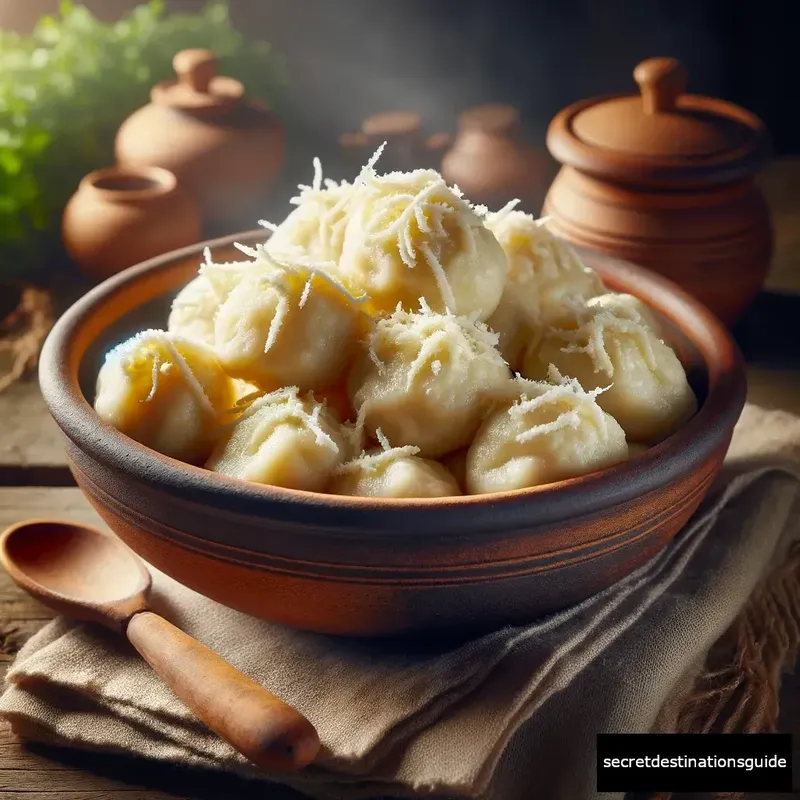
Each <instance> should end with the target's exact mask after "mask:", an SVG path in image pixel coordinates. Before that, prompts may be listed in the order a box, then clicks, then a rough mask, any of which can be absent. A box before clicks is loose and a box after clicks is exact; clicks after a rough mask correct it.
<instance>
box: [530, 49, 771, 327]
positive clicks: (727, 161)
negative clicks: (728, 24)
mask: <svg viewBox="0 0 800 800" xmlns="http://www.w3.org/2000/svg"><path fill="white" fill-rule="evenodd" d="M634 79H635V80H636V82H637V83H638V85H639V88H640V94H639V95H621V96H611V97H601V98H595V99H591V100H585V101H582V102H579V103H576V104H574V105H572V106H569V107H568V108H566V109H565V110H564V111H562V112H561V113H560V114H558V115H557V116H556V117H555V119H554V120H553V121H552V123H551V124H550V128H549V130H548V134H547V146H548V148H549V150H550V152H551V153H552V155H553V156H554V157H555V158H556V159H558V161H560V162H561V163H562V164H563V165H564V166H563V168H562V169H561V171H560V172H559V174H558V176H557V177H556V179H555V181H554V182H553V184H552V186H551V187H550V190H549V192H548V194H547V198H546V201H545V206H544V212H543V213H544V214H547V215H549V216H550V217H551V223H550V227H551V229H552V230H553V232H554V233H557V234H558V235H560V236H562V237H564V238H565V239H568V240H569V241H571V242H572V243H573V244H576V245H579V246H583V247H588V248H591V249H593V250H597V251H600V252H603V253H607V254H609V255H613V256H616V257H618V258H622V259H625V260H628V261H633V262H635V263H637V264H640V265H642V266H645V267H648V268H649V269H652V270H654V271H656V272H660V273H662V274H663V275H666V276H667V277H669V278H671V279H672V280H674V281H675V282H676V283H678V284H680V285H681V286H683V287H684V288H685V289H686V290H687V291H689V292H691V293H692V294H693V295H694V296H695V297H697V298H698V299H700V300H701V301H702V302H703V303H705V304H706V305H707V306H708V307H709V308H710V309H711V310H712V311H714V312H715V313H716V314H717V315H718V316H719V317H720V318H721V319H722V320H723V321H724V322H726V323H727V324H732V323H733V322H735V321H736V319H738V318H739V317H740V316H741V314H742V313H743V311H744V310H745V309H746V308H747V306H748V305H749V304H750V303H751V301H752V300H753V299H754V298H755V296H756V294H758V292H759V290H760V288H761V286H762V284H763V282H764V278H765V276H766V273H767V270H768V268H769V262H770V257H771V252H772V232H771V225H770V217H769V211H768V208H767V205H766V202H765V200H764V198H763V197H762V195H761V192H760V191H759V190H758V188H757V187H756V185H755V182H754V177H755V173H756V172H757V170H758V169H759V168H760V167H761V166H762V165H763V164H764V163H765V162H766V160H767V158H768V156H769V151H770V144H769V137H768V135H767V132H766V130H765V128H764V125H763V124H762V122H761V121H760V120H759V119H758V118H757V117H755V116H754V115H753V114H750V113H749V112H747V111H745V110H744V109H742V108H739V107H738V106H735V105H732V104H730V103H726V102H724V101H722V100H714V99H711V98H707V97H699V96H695V95H688V94H686V93H685V90H686V83H687V75H686V73H685V71H684V70H683V68H682V67H681V65H680V64H679V63H678V62H677V61H675V60H674V59H671V58H654V59H648V60H647V61H643V62H642V63H641V64H639V65H638V66H637V67H636V69H635V71H634Z"/></svg>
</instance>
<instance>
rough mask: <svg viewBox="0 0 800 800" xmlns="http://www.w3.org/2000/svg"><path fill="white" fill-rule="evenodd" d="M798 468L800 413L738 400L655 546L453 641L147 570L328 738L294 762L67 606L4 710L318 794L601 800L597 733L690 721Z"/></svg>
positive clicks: (769, 551) (63, 732)
mask: <svg viewBox="0 0 800 800" xmlns="http://www.w3.org/2000/svg"><path fill="white" fill-rule="evenodd" d="M798 465H800V419H798V418H796V417H793V416H791V415H788V414H786V413H784V412H778V411H765V410H763V409H760V408H758V407H754V406H748V407H747V408H746V409H745V412H744V414H743V416H742V418H741V420H740V423H739V425H738V426H737V429H736V432H735V435H734V441H733V444H732V446H731V450H730V453H729V457H728V459H727V461H726V465H725V468H724V470H723V473H724V474H723V476H722V478H721V480H720V481H719V482H718V484H717V486H716V487H715V488H714V490H712V493H711V494H710V496H709V498H708V499H707V501H706V502H705V503H704V505H703V506H702V507H701V508H700V509H699V510H698V512H697V514H696V515H695V516H694V518H693V519H692V520H691V521H690V523H689V524H688V525H687V527H686V528H685V529H684V530H683V531H682V532H681V534H680V535H679V536H678V537H677V538H676V539H675V540H674V542H673V543H672V544H671V545H670V546H669V547H668V548H667V549H666V550H664V551H663V552H662V553H661V554H659V555H658V556H656V557H655V558H654V559H653V560H652V561H650V562H649V563H648V564H646V565H645V566H643V567H642V568H640V569H639V570H637V571H636V572H635V573H634V574H632V575H630V576H629V577H628V578H626V579H624V580H622V581H620V582H619V583H618V584H616V585H615V586H613V587H612V588H610V589H609V590H607V591H605V592H602V593H601V594H598V595H596V596H594V597H592V598H590V599H589V600H587V601H585V602H584V603H582V604H580V605H579V606H576V607H573V608H570V609H568V610H566V611H563V612H560V613H558V614H556V615H553V616H551V617H548V618H546V619H543V620H540V621H538V622H536V623H534V624H531V625H527V626H524V627H513V628H506V629H503V630H500V631H497V632H495V633H492V634H489V635H487V636H483V637H481V638H478V639H476V640H473V641H470V642H468V643H466V644H461V645H458V646H455V645H449V646H448V645H444V644H442V645H439V646H438V647H431V646H428V647H427V648H421V647H419V646H418V647H417V648H410V647H409V645H408V644H405V645H399V644H394V645H388V644H387V643H385V642H382V643H375V642H368V641H352V640H342V639H335V638H330V637H325V636H320V635H316V634H309V633H303V632H298V631H293V630H289V629H286V628H282V627H279V626H276V625H271V624H269V623H266V622H262V621H259V620H255V619H253V618H250V617H247V616H244V615H242V614H239V613H237V612H235V611H231V610H230V609H227V608H224V607H222V606H220V605H218V604H216V603H213V602H211V601H210V600H207V599H205V598H203V597H200V596H199V595H197V594H195V593H193V592H191V591H189V590H188V589H186V588H184V587H182V586H179V585H177V584H176V583H175V582H173V581H171V580H170V579H169V578H167V577H166V576H164V575H161V574H157V573H156V574H155V575H154V578H155V580H154V586H155V594H154V605H155V607H156V609H157V610H159V611H161V612H162V613H163V614H165V615H166V616H167V617H168V618H170V619H172V620H173V621H174V622H175V623H176V624H177V625H179V626H181V627H182V628H183V629H184V630H186V631H188V632H189V633H190V634H192V635H194V636H196V637H197V638H198V639H199V640H200V641H202V642H204V643H205V644H207V645H208V646H210V647H211V648H213V649H214V650H215V651H217V652H219V653H220V654H221V655H222V656H224V657H225V658H227V659H228V660H229V661H230V662H231V663H233V664H234V665H235V666H237V667H238V668H240V669H242V670H243V671H244V672H246V673H247V674H249V675H250V676H252V677H253V678H255V679H256V680H258V681H259V682H261V683H262V684H263V685H265V686H267V687H269V688H270V689H271V690H273V691H275V692H276V693H277V694H278V695H280V696H281V697H283V698H284V699H285V700H286V701H288V702H289V703H291V704H293V705H295V706H296V707H297V708H298V709H299V710H300V711H301V712H302V713H304V714H305V715H306V716H307V717H308V718H309V719H310V720H311V721H312V723H313V724H314V725H315V726H316V728H317V730H318V731H319V733H320V737H321V740H322V743H323V751H322V754H321V756H320V758H319V760H318V762H317V763H316V764H315V765H314V766H312V767H310V768H308V769H307V770H306V771H304V772H303V773H302V774H300V775H297V776H292V777H280V778H270V776H264V775H263V774H260V775H259V774H258V773H256V772H255V770H253V769H251V768H250V767H249V766H248V765H247V764H246V762H245V761H244V760H243V759H242V758H241V757H240V756H239V755H238V754H237V753H235V752H233V751H232V749H231V748H230V747H229V746H228V745H226V744H225V743H224V742H222V741H220V740H219V739H218V738H217V737H216V736H215V735H214V734H212V733H211V732H210V731H208V730H207V729H206V728H205V727H204V726H203V725H202V724H200V723H199V722H197V721H196V720H195V719H194V718H193V716H192V715H191V713H190V712H189V711H188V710H187V709H186V708H185V707H184V706H183V704H182V703H181V702H180V701H179V700H177V699H176V698H175V697H174V696H173V695H172V693H171V692H170V691H169V690H168V689H167V688H166V687H165V686H164V685H163V684H162V683H161V682H160V680H159V679H158V678H157V677H156V676H155V675H154V673H152V671H151V670H150V668H149V667H148V666H147V665H146V664H145V662H144V661H143V660H142V659H140V658H139V657H138V656H137V655H135V653H134V652H133V651H132V649H131V648H130V647H129V646H128V645H127V643H126V642H125V641H124V640H122V639H121V638H120V637H116V636H115V635H114V634H112V633H110V632H105V631H103V630H100V629H98V628H96V627H93V626H87V625H83V624H74V623H70V622H68V621H66V620H63V619H58V620H55V621H54V622H52V623H50V624H49V625H48V626H47V627H45V628H44V629H43V630H42V631H41V632H40V633H39V634H37V635H36V636H34V637H33V638H32V639H31V640H30V642H29V643H28V644H27V645H26V646H25V647H24V648H23V650H22V651H21V652H20V654H19V656H18V658H17V660H16V662H15V664H14V665H13V667H12V668H11V670H10V671H9V673H8V676H7V682H8V685H7V688H6V691H5V693H4V694H3V696H2V698H0V715H2V716H3V717H5V718H6V719H7V720H9V721H10V722H11V724H12V726H13V728H14V729H15V731H16V732H17V733H18V734H19V735H20V736H22V737H23V738H28V739H32V740H38V741H44V742H48V743H54V744H62V745H69V746H73V747H80V748H87V749H93V750H98V751H107V752H121V753H125V754H129V755H141V756H144V757H146V758H150V759H157V760H159V761H164V762H174V763H178V764H184V765H194V766H201V767H210V768H215V769H222V770H230V771H234V772H237V773H239V774H243V775H247V776H250V777H261V778H265V777H266V778H267V779H275V780H278V779H279V780H281V781H284V782H286V783H288V784H289V785H291V786H293V787H294V788H295V789H297V790H299V791H301V792H304V793H306V794H307V795H309V796H311V797H315V798H320V800H349V799H350V798H375V797H415V796H431V795H433V796H436V797H481V798H487V799H488V800H515V799H516V798H520V800H522V798H525V800H529V798H530V797H531V796H532V792H533V791H534V788H533V787H535V794H536V796H537V797H544V798H548V800H562V798H563V800H583V798H587V799H588V798H594V797H597V796H598V795H597V793H596V790H595V755H594V752H595V734H596V733H598V732H626V731H629V732H647V731H650V730H654V729H658V730H675V729H676V728H677V727H679V726H680V725H681V724H684V723H685V717H684V718H682V717H681V713H682V712H680V708H681V707H682V705H681V703H682V702H683V700H685V699H686V697H687V695H688V696H691V692H692V690H693V687H696V686H697V685H698V684H697V681H698V676H699V677H700V679H701V680H702V677H703V676H702V672H703V665H704V663H705V660H706V657H707V655H708V653H709V650H710V649H711V647H712V645H713V644H714V643H715V642H717V641H718V640H719V639H720V637H722V636H723V634H724V633H725V631H726V630H728V629H729V628H730V626H731V624H732V623H733V622H734V620H735V619H736V618H737V616H738V615H739V614H740V612H741V611H742V609H743V607H745V605H746V604H747V602H748V599H749V598H751V596H752V595H753V593H754V591H756V590H757V587H759V585H760V584H761V582H762V579H764V577H765V576H766V575H768V574H770V572H771V571H772V570H773V569H775V568H776V567H779V566H780V565H781V564H782V563H784V562H785V561H786V559H787V558H788V557H789V553H790V548H791V547H792V546H793V545H794V544H795V543H796V542H798V541H800V469H798ZM780 574H781V575H782V576H783V577H782V578H781V581H783V582H782V583H781V586H782V587H783V588H782V590H781V591H783V592H784V595H786V596H787V597H788V598H789V599H787V601H786V605H787V607H788V608H789V611H787V610H786V609H785V608H778V606H779V605H780V603H778V606H776V603H775V602H772V601H770V602H771V603H772V605H769V604H767V605H768V606H769V608H772V609H773V612H774V613H772V623H775V624H780V620H781V619H783V618H784V617H786V616H787V614H788V615H791V613H795V614H800V611H798V609H800V603H798V602H794V605H792V602H793V601H792V598H794V599H795V600H797V598H798V597H800V586H798V580H797V577H796V575H795V576H794V583H791V581H790V582H789V583H787V580H788V579H787V578H786V572H785V570H784V571H783V572H781V573H780ZM761 585H762V586H763V585H767V587H768V584H761ZM787 587H788V588H787ZM787 592H788V595H787ZM792 609H794V612H792ZM776 620H777V623H776ZM768 623H769V620H766V621H765V624H768ZM782 635H783V638H784V640H785V639H786V635H785V632H784V634H782ZM792 644H793V642H791V641H788V640H786V641H784V642H783V650H784V651H785V650H786V649H787V648H790V647H791V645H792ZM794 644H796V642H794ZM779 649H780V648H779ZM676 698H681V702H676ZM683 707H685V703H684V704H683ZM676 709H677V710H676ZM697 709H698V706H697V704H695V706H694V710H695V712H697ZM682 720H683V722H682ZM604 796H605V797H609V798H615V797H619V795H614V794H606V795H604Z"/></svg>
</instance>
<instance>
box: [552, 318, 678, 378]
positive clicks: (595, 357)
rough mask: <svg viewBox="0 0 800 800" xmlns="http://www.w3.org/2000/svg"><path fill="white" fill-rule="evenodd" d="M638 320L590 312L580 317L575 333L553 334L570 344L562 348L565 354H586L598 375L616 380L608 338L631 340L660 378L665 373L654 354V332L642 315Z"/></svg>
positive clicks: (573, 331)
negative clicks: (607, 344)
mask: <svg viewBox="0 0 800 800" xmlns="http://www.w3.org/2000/svg"><path fill="white" fill-rule="evenodd" d="M637 317H638V319H633V318H631V317H627V316H626V317H621V316H618V315H617V314H616V313H613V312H611V311H608V310H605V309H598V308H590V309H588V310H587V311H586V312H584V313H583V314H581V315H579V318H578V327H577V328H576V329H575V330H563V329H559V328H556V329H555V330H554V331H553V333H554V334H555V336H557V337H558V338H560V339H562V340H563V341H566V342H568V344H567V346H566V347H562V348H561V351H562V352H563V353H585V354H586V355H588V356H589V358H590V359H591V361H592V366H593V368H594V371H595V372H603V373H605V374H606V375H608V376H609V377H610V378H613V377H614V369H615V367H614V362H613V361H612V359H611V356H610V355H609V353H608V348H607V346H606V336H607V335H610V337H612V338H613V337H615V336H616V338H620V337H626V338H628V339H630V340H631V341H632V342H633V344H634V346H635V347H637V348H638V350H639V352H640V353H641V354H642V357H643V359H644V361H645V364H646V365H647V367H648V368H649V369H650V370H651V371H652V372H653V373H656V374H660V373H661V371H662V370H661V368H660V366H659V364H658V359H657V358H656V354H655V352H654V350H653V338H654V334H653V332H652V331H651V330H650V329H649V328H648V327H647V326H646V325H645V324H644V322H643V320H642V318H641V316H640V315H638V314H637Z"/></svg>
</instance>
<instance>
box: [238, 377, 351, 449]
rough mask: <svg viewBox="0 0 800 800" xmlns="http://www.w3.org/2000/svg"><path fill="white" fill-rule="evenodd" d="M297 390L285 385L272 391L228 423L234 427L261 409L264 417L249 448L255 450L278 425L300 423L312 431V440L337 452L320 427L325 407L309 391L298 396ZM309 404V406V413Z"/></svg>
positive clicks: (254, 401)
mask: <svg viewBox="0 0 800 800" xmlns="http://www.w3.org/2000/svg"><path fill="white" fill-rule="evenodd" d="M299 392H300V390H299V389H298V388H297V387H296V386H286V387H284V388H283V389H278V390H277V391H275V392H270V393H269V394H265V395H261V397H258V398H256V399H255V400H253V402H251V403H250V405H249V406H248V407H247V408H246V409H245V410H244V412H243V413H242V415H241V416H240V417H239V418H238V419H236V420H234V421H233V422H231V423H229V427H231V428H234V429H235V428H236V426H238V425H240V424H241V423H242V422H244V421H245V420H247V419H250V418H251V417H253V416H254V415H256V414H258V413H259V412H260V411H264V412H265V413H264V417H265V418H264V420H263V421H262V422H261V424H259V425H257V426H256V428H255V429H254V430H253V431H252V433H251V435H250V438H249V441H248V446H249V447H250V448H253V449H258V447H259V446H260V445H261V444H263V442H264V440H265V439H266V438H267V436H269V434H270V433H271V432H272V431H273V430H275V428H277V427H278V426H279V425H282V424H284V423H287V422H299V423H300V424H301V425H302V426H304V427H306V428H308V429H309V430H310V431H311V432H312V433H313V434H314V438H315V441H316V443H317V444H318V445H319V446H320V447H324V448H326V449H328V450H331V451H332V452H334V453H338V452H339V445H338V444H336V442H335V441H334V440H333V438H332V437H331V436H330V435H329V434H327V433H326V432H325V431H324V430H323V429H322V424H321V422H320V418H319V416H320V414H321V413H322V409H323V407H324V406H323V405H322V404H321V403H318V402H317V401H316V400H314V398H313V395H311V394H309V395H308V396H306V397H305V398H301V397H300V394H299ZM309 406H310V407H311V411H310V412H309V410H308V408H309Z"/></svg>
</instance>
